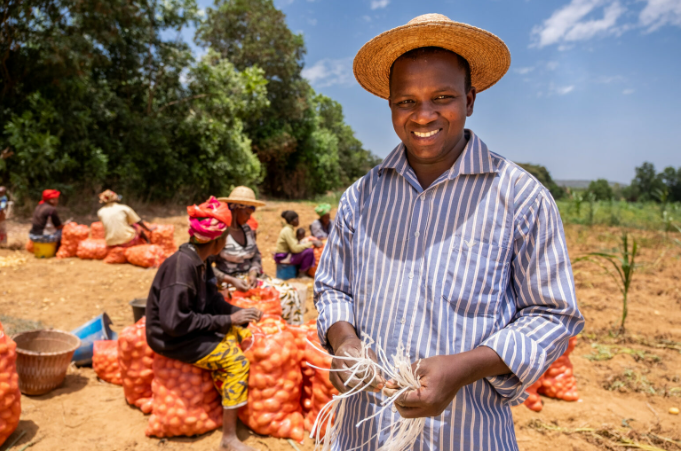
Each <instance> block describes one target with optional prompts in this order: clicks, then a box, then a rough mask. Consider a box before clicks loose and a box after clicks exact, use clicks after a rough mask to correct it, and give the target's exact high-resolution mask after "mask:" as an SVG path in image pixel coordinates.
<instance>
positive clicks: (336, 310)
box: [315, 131, 584, 450]
mask: <svg viewBox="0 0 681 453" xmlns="http://www.w3.org/2000/svg"><path fill="white" fill-rule="evenodd" d="M466 133H467V135H468V137H469V140H468V144H467V145H466V148H465V149H464V151H463V153H462V154H461V156H460V157H459V159H458V160H457V161H456V162H455V163H454V165H453V166H452V168H451V170H449V171H448V172H446V173H444V174H443V175H441V176H440V177H439V178H438V179H437V180H436V181H435V182H434V183H433V184H432V185H431V186H430V187H428V188H427V189H425V190H423V189H422V188H421V186H420V184H419V181H418V179H417V178H416V174H415V173H414V171H413V170H412V168H411V167H410V165H409V163H408V161H407V157H406V153H405V149H404V146H403V145H399V146H398V147H397V148H395V150H393V152H392V153H391V154H390V155H389V156H388V157H387V158H386V159H385V160H384V161H383V163H382V164H381V165H379V166H378V167H376V168H374V169H373V170H371V171H370V172H369V173H368V174H367V175H366V176H364V177H363V178H362V179H360V180H358V181H357V182H356V183H355V184H353V185H352V187H350V188H349V189H348V190H347V191H346V192H345V194H344V195H343V197H342V198H341V201H340V205H339V209H338V214H337V216H336V220H335V222H334V227H333V229H332V231H331V234H330V236H329V240H328V243H327V245H326V247H325V250H324V253H323V256H322V258H321V262H320V264H319V268H318V270H317V274H316V281H315V304H316V306H317V309H318V310H319V319H318V323H317V325H318V329H319V337H320V338H321V339H322V342H323V343H324V344H325V342H326V334H327V332H328V329H329V327H330V326H331V325H332V324H334V323H336V322H338V321H347V322H349V323H351V324H352V325H353V326H355V329H356V330H357V333H358V335H359V336H360V338H362V335H363V334H368V335H369V336H370V337H371V338H372V339H374V340H375V341H376V342H377V343H380V344H381V346H382V347H383V349H384V350H385V351H386V353H387V356H388V357H391V356H392V355H393V354H394V353H395V349H396V347H397V345H398V343H399V342H400V341H401V342H402V344H403V345H404V346H405V348H407V351H408V352H409V354H410V358H411V360H412V361H416V360H417V359H420V358H427V357H432V356H435V355H442V354H445V355H447V354H457V353H461V352H465V351H470V350H472V349H474V348H476V347H478V346H481V345H484V346H488V347H490V348H492V349H493V350H494V351H496V352H497V354H499V356H500V357H501V358H502V359H503V361H504V362H505V363H506V365H508V367H509V368H510V369H511V371H512V373H511V374H507V375H503V376H496V377H490V378H486V379H483V380H479V381H477V382H475V383H473V384H470V385H468V386H466V387H463V388H462V389H461V390H460V391H459V393H458V394H457V396H456V398H455V399H454V401H453V403H452V404H450V405H449V407H448V408H447V409H446V410H445V412H443V413H442V415H440V416H439V417H431V418H428V419H427V420H426V424H425V429H424V431H423V433H422V435H421V436H420V437H419V439H418V440H417V442H416V444H415V446H414V448H415V449H419V450H515V449H517V448H518V446H517V443H516V438H515V431H514V427H513V417H512V415H511V410H510V406H512V405H516V404H520V403H521V402H522V401H524V399H525V398H526V397H527V393H526V392H525V389H526V388H527V387H528V386H529V385H531V384H532V383H533V382H535V381H536V380H537V379H538V378H539V377H540V376H541V375H542V373H543V372H544V371H545V370H546V369H547V368H548V366H549V365H550V364H551V363H552V362H553V361H554V360H555V359H557V358H558V357H560V355H561V354H562V353H563V352H564V351H565V349H566V348H567V343H568V339H569V338H570V337H572V336H574V335H576V334H578V333H579V332H580V331H581V330H582V327H583V324H584V320H583V318H582V315H581V314H580V312H579V310H578V309H577V301H576V298H575V288H574V282H573V278H572V268H571V266H570V259H569V257H568V252H567V248H566V243H565V235H564V233H563V226H562V223H561V220H560V214H559V213H558V209H557V207H556V204H555V202H554V201H553V198H552V197H551V195H550V194H549V192H548V190H547V189H546V188H544V187H543V186H542V185H541V184H540V183H539V182H538V181H537V180H536V179H535V178H534V177H532V176H531V175H530V174H529V173H527V172H526V171H525V170H523V169H522V168H520V167H518V166H517V165H515V164H514V163H512V162H510V161H508V160H506V159H504V158H503V157H501V156H499V155H497V154H495V153H492V152H490V151H489V150H488V149H487V146H486V145H485V144H484V143H483V142H482V141H481V140H480V139H479V138H478V137H476V136H475V135H474V134H473V133H472V132H470V131H466ZM325 346H326V344H325ZM382 400H383V397H382V396H381V395H380V394H375V393H368V392H363V393H362V394H360V395H357V396H355V397H352V398H351V399H350V400H349V401H348V409H347V411H346V414H349V415H346V422H345V423H344V426H342V427H341V429H342V434H341V436H339V440H338V443H337V445H335V446H334V449H340V450H349V449H352V448H357V447H360V446H362V445H363V444H364V443H365V442H366V441H367V440H369V439H370V438H371V437H372V436H374V434H376V433H377V432H378V431H380V430H382V429H384V428H385V427H386V426H388V425H389V424H391V423H392V422H394V421H395V420H396V419H397V417H399V413H394V412H392V411H390V410H387V411H385V412H383V414H382V415H381V416H379V417H376V418H374V419H372V420H371V421H368V422H366V423H364V424H363V425H361V426H360V427H359V428H355V425H356V424H357V423H358V422H359V421H360V420H362V419H364V418H366V417H367V416H369V415H372V414H374V413H375V412H376V411H377V410H379V409H380V408H381V406H379V403H380V401H382ZM388 432H389V430H384V431H382V433H381V435H380V436H379V437H378V438H374V440H372V441H370V442H369V443H368V444H366V445H364V446H362V447H361V449H367V450H376V449H377V448H378V447H379V446H380V445H381V444H382V442H383V440H384V439H385V437H386V435H387V433H388Z"/></svg>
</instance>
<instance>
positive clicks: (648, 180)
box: [628, 162, 664, 201]
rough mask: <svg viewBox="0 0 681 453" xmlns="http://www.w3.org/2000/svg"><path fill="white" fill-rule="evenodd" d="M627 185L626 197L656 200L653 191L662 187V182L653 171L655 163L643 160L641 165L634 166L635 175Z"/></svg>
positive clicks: (639, 199) (636, 199)
mask: <svg viewBox="0 0 681 453" xmlns="http://www.w3.org/2000/svg"><path fill="white" fill-rule="evenodd" d="M629 187H630V190H629V193H628V198H634V201H656V200H657V198H656V196H655V193H656V191H657V190H661V189H663V188H664V183H663V182H662V179H661V178H660V177H659V176H658V175H657V173H656V172H655V165H653V164H652V163H650V162H643V165H641V166H640V167H636V176H634V179H633V180H632V181H631V185H630V186H629Z"/></svg>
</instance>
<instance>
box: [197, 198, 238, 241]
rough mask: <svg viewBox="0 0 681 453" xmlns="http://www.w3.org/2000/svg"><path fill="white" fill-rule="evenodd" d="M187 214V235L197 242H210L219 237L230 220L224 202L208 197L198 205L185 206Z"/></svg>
mask: <svg viewBox="0 0 681 453" xmlns="http://www.w3.org/2000/svg"><path fill="white" fill-rule="evenodd" d="M187 214H189V236H193V237H194V239H195V240H196V241H197V242H199V243H206V242H210V241H212V240H213V239H217V238H219V237H220V236H221V235H222V233H224V232H225V230H226V229H227V227H228V226H229V224H230V222H231V215H230V212H229V208H228V207H227V204H226V203H223V202H221V201H218V199H217V198H215V197H210V199H209V200H208V201H206V202H205V203H202V204H200V205H198V206H197V205H193V206H187Z"/></svg>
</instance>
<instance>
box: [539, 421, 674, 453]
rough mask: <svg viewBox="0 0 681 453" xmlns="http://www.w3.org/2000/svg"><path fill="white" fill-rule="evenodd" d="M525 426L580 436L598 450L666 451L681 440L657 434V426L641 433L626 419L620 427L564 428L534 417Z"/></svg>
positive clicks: (542, 431)
mask: <svg viewBox="0 0 681 453" xmlns="http://www.w3.org/2000/svg"><path fill="white" fill-rule="evenodd" d="M527 426H528V428H530V429H533V430H535V431H538V432H540V433H551V432H558V433H562V434H566V435H577V436H581V437H583V438H584V439H585V440H586V441H587V442H589V443H590V444H593V445H596V446H597V447H599V449H600V450H610V451H619V450H624V449H632V448H634V449H637V450H642V451H667V450H679V449H680V448H681V441H679V440H678V439H672V438H669V437H665V436H662V435H660V434H658V433H657V432H656V431H658V430H659V429H660V428H659V426H656V427H654V428H653V429H650V430H648V431H647V432H643V433H642V432H638V431H636V430H635V429H633V428H632V427H631V426H630V425H629V423H628V420H622V427H613V426H611V425H607V424H604V425H602V426H601V427H600V428H591V427H589V426H582V427H579V428H564V427H561V426H558V424H556V423H545V422H544V421H543V420H541V419H536V418H535V419H533V420H530V422H529V423H528V424H527Z"/></svg>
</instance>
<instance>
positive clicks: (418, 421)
mask: <svg viewBox="0 0 681 453" xmlns="http://www.w3.org/2000/svg"><path fill="white" fill-rule="evenodd" d="M308 343H309V344H310V345H311V346H312V347H313V348H315V349H317V350H318V351H320V352H323V353H324V354H327V352H326V351H322V350H321V349H319V348H318V347H317V346H315V345H314V344H313V343H311V342H310V341H308ZM373 343H374V341H373V340H372V339H371V338H369V337H368V336H366V335H365V336H364V340H363V341H362V350H361V354H360V357H350V356H349V355H346V356H344V357H339V356H331V357H333V358H335V359H342V360H350V361H354V362H355V364H354V365H353V366H352V367H350V368H349V371H350V372H351V375H350V377H349V378H348V380H347V381H346V382H345V385H346V386H347V385H348V383H349V382H350V381H351V380H352V379H354V378H355V377H356V376H358V375H360V376H368V375H373V376H375V375H378V374H382V375H383V377H384V378H385V379H386V380H392V381H394V382H395V383H396V384H397V386H398V387H399V390H397V391H395V390H388V389H385V388H384V389H383V391H384V395H385V396H386V399H385V400H384V401H383V402H382V403H381V405H382V406H383V408H381V409H380V410H378V411H377V412H376V413H374V414H373V415H370V416H369V417H367V418H365V419H363V420H361V421H360V422H359V423H357V425H356V427H357V428H359V427H360V426H361V425H362V423H365V422H367V421H368V420H371V419H372V418H374V417H377V416H379V415H380V414H381V413H383V412H384V411H385V410H386V409H388V408H391V407H394V406H393V405H394V403H395V401H396V400H397V399H398V398H399V397H400V396H401V395H402V394H403V393H405V392H408V391H410V390H416V389H418V388H420V387H421V383H420V382H419V378H418V376H417V375H416V371H417V370H418V367H419V364H420V362H419V363H418V364H417V365H416V369H415V370H412V368H411V360H410V359H409V355H408V354H406V351H405V348H404V347H403V346H402V343H401V342H400V344H399V345H398V346H397V351H396V353H395V355H393V357H392V363H391V361H389V360H388V358H387V357H386V355H385V352H384V351H383V348H381V346H380V345H377V349H376V352H377V355H378V360H379V362H380V363H376V362H374V361H373V360H372V359H371V358H370V357H369V351H370V350H371V346H372V345H373ZM307 365H308V366H310V367H312V368H316V369H318V370H325V371H348V370H333V369H325V368H319V367H316V366H314V365H312V364H310V363H308V364H307ZM369 385H370V384H362V383H360V384H357V386H355V387H354V388H352V389H351V390H350V391H348V392H346V393H343V394H341V395H334V396H333V399H332V400H331V401H329V402H328V403H327V404H326V405H325V406H324V407H323V408H322V410H321V411H319V414H318V415H317V419H316V420H315V423H314V426H313V427H312V433H313V435H310V437H313V438H314V439H315V442H316V448H319V447H320V446H321V449H322V450H323V451H329V450H330V449H331V446H332V445H333V444H334V443H335V442H336V440H337V439H338V436H339V435H340V427H341V426H342V425H343V421H344V419H345V415H346V413H345V411H346V403H347V400H348V398H350V397H351V396H353V395H356V394H358V393H360V392H363V391H365V390H366V389H367V388H369ZM394 410H395V409H394ZM324 424H326V435H325V436H324V438H323V439H321V436H320V435H319V433H320V431H321V429H318V427H321V426H324ZM424 425H425V419H424V418H413V419H412V418H409V419H407V418H399V419H398V420H397V421H395V422H394V423H392V424H390V425H388V426H386V427H384V428H383V429H381V431H379V432H378V433H376V434H375V435H374V436H372V437H371V438H370V439H369V440H367V441H366V442H365V443H364V444H362V445H360V446H359V447H356V448H355V450H358V449H360V448H362V447H364V446H365V445H366V444H368V443H369V442H370V441H372V440H373V439H374V438H376V437H377V436H378V435H379V434H381V432H382V431H384V430H386V429H390V434H389V436H388V438H387V439H386V440H385V442H384V444H383V445H382V446H381V447H380V448H379V449H378V450H379V451H403V450H410V449H412V448H413V446H414V443H415V442H416V439H417V438H418V436H419V435H420V434H421V432H422V431H423V427H424Z"/></svg>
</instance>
